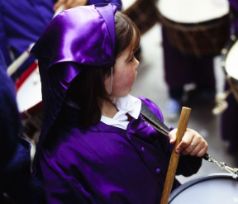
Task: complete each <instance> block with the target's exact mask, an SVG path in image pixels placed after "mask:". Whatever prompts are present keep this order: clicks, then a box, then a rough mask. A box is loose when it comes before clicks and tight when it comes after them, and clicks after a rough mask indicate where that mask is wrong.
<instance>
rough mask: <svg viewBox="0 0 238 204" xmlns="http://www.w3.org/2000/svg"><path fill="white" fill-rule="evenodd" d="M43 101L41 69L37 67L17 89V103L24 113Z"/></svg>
mask: <svg viewBox="0 0 238 204" xmlns="http://www.w3.org/2000/svg"><path fill="white" fill-rule="evenodd" d="M41 101H42V95H41V82H40V73H39V69H38V68H37V69H35V70H34V71H33V72H32V73H31V75H30V76H29V77H28V78H27V79H26V80H25V81H24V83H23V84H22V85H21V86H20V88H19V89H18V91H17V105H18V109H19V111H20V112H21V113H22V112H24V111H26V110H28V109H30V108H32V107H34V106H35V105H37V104H38V103H40V102H41Z"/></svg>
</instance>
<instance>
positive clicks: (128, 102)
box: [101, 95, 141, 130]
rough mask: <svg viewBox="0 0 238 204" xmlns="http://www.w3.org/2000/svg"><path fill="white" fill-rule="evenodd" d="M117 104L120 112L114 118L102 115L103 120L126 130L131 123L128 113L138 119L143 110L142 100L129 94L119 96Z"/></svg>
mask: <svg viewBox="0 0 238 204" xmlns="http://www.w3.org/2000/svg"><path fill="white" fill-rule="evenodd" d="M115 105H116V107H117V109H118V112H117V113H116V114H115V115H114V116H113V118H110V117H107V116H104V115H102V116H101V121H102V122H103V123H105V124H107V125H111V126H115V127H119V128H121V129H124V130H126V129H127V125H128V123H129V121H128V117H127V115H126V114H129V115H130V116H131V117H133V118H135V119H137V118H138V117H139V114H140V111H141V100H140V99H138V98H136V97H134V96H132V95H127V96H124V97H120V98H118V99H117V100H116V101H115Z"/></svg>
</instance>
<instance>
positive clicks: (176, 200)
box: [169, 174, 238, 204]
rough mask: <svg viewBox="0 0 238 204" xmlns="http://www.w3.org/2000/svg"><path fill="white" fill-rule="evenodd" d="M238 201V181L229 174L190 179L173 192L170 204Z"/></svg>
mask: <svg viewBox="0 0 238 204" xmlns="http://www.w3.org/2000/svg"><path fill="white" fill-rule="evenodd" d="M185 203H189V204H233V203H238V181H237V180H236V179H234V178H232V176H231V175H229V174H220V175H212V176H208V177H204V178H199V179H196V180H193V181H189V182H187V183H185V184H183V185H181V186H180V187H178V188H177V189H175V191H173V192H172V194H171V196H170V200H169V204H185Z"/></svg>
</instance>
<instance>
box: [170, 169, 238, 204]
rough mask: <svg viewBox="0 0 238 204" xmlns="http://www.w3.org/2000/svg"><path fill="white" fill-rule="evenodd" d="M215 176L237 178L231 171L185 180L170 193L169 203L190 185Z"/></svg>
mask: <svg viewBox="0 0 238 204" xmlns="http://www.w3.org/2000/svg"><path fill="white" fill-rule="evenodd" d="M214 178H223V179H230V178H233V179H234V180H237V179H235V178H234V177H233V176H232V174H230V173H216V174H211V175H208V176H203V177H199V178H196V179H192V180H190V181H187V182H185V183H184V184H182V185H181V186H179V187H178V188H176V189H175V190H174V191H173V192H172V193H171V194H170V197H169V203H170V202H172V201H173V200H174V199H175V198H176V197H177V196H178V195H179V193H180V192H183V191H184V190H186V189H187V188H189V187H191V186H193V185H195V184H197V183H200V182H201V181H202V182H203V181H207V180H212V179H214Z"/></svg>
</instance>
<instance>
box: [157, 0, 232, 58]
mask: <svg viewBox="0 0 238 204" xmlns="http://www.w3.org/2000/svg"><path fill="white" fill-rule="evenodd" d="M158 9H159V12H160V21H161V23H162V24H163V25H164V27H165V29H166V31H167V33H168V38H169V41H170V43H171V45H173V46H174V47H175V48H177V49H178V50H179V51H181V52H182V53H184V54H188V55H195V56H203V55H217V54H220V52H221V49H222V48H223V47H224V45H225V43H226V41H227V39H229V35H230V19H229V2H228V1H227V0H193V1H191V0H159V2H158Z"/></svg>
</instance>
